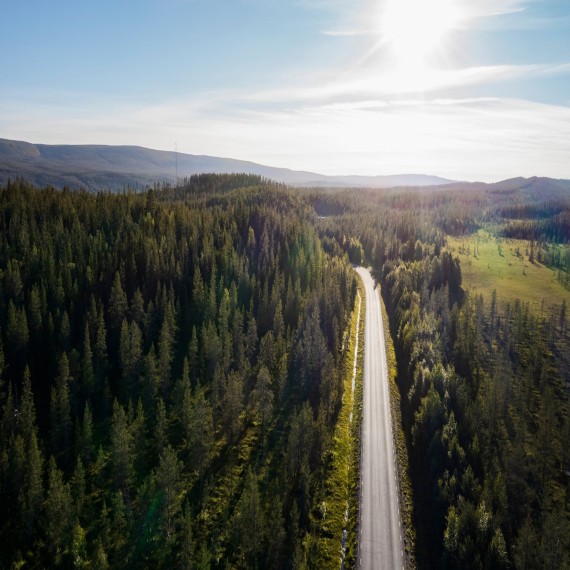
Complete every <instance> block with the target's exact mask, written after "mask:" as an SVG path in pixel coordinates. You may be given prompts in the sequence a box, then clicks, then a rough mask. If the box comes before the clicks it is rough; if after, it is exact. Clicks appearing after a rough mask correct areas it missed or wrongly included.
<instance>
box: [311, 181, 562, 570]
mask: <svg viewBox="0 0 570 570" xmlns="http://www.w3.org/2000/svg"><path fill="white" fill-rule="evenodd" d="M312 203H313V204H314V206H315V208H316V209H317V211H319V212H321V213H322V214H323V215H324V216H325V217H324V218H321V219H320V220H319V221H320V226H321V233H322V235H323V244H324V246H325V249H329V250H331V251H332V250H334V248H336V247H337V245H338V244H345V250H346V251H347V252H348V253H349V254H351V256H352V258H353V259H354V260H355V261H357V262H360V259H366V260H370V261H371V262H372V264H373V265H374V267H375V268H376V270H377V276H378V279H379V280H380V281H381V283H382V295H383V297H384V300H385V304H386V307H387V310H388V313H389V318H390V326H391V331H392V336H393V339H394V343H395V349H396V357H397V363H398V383H399V388H400V393H401V406H402V418H403V428H404V432H405V434H406V437H407V443H408V450H409V457H410V475H411V480H412V485H413V495H414V522H415V530H416V533H417V548H416V560H417V565H418V567H419V568H462V569H464V568H473V569H483V568H517V569H521V570H522V569H529V568H533V569H538V568H548V569H552V570H554V569H558V568H569V567H570V398H569V394H570V334H569V331H568V325H567V321H568V317H567V309H566V302H565V301H563V302H562V303H561V304H559V305H554V306H553V308H552V309H551V310H550V311H547V310H543V311H542V312H539V313H538V314H537V313H534V312H533V311H532V310H531V309H530V308H529V304H528V303H527V302H525V301H524V299H522V300H521V299H514V300H511V299H504V300H501V292H497V291H493V292H492V294H491V295H489V297H490V299H489V301H486V300H485V299H484V298H483V296H482V295H475V296H474V295H472V294H470V293H469V292H468V288H467V286H466V284H464V283H462V274H461V266H460V263H459V261H458V259H457V258H454V257H453V256H452V255H451V254H450V252H449V251H448V249H447V248H446V241H447V236H448V234H454V235H460V236H461V235H466V234H469V233H471V232H473V231H474V230H476V229H478V228H481V227H487V228H491V229H492V230H493V231H495V232H496V233H497V235H501V236H502V235H506V234H510V233H511V232H513V231H514V228H515V227H516V228H518V230H517V231H525V232H527V233H526V237H527V239H528V240H529V242H528V244H527V246H528V251H527V256H526V259H527V262H528V263H540V262H542V263H544V264H546V266H547V267H550V268H551V269H552V268H553V267H563V271H562V274H563V275H567V271H568V265H567V264H566V260H567V259H568V257H569V256H568V252H569V250H568V248H567V245H565V244H567V243H568V241H569V240H570V233H568V229H567V227H566V226H565V225H564V220H566V219H568V216H569V214H570V197H569V196H568V194H567V192H564V191H563V190H561V189H559V188H558V187H557V185H556V184H553V183H545V184H541V183H540V181H536V182H534V184H531V185H528V184H525V185H523V184H517V183H516V181H513V182H510V183H507V184H503V185H502V186H500V187H493V186H491V187H481V186H480V185H479V186H476V185H474V187H473V188H471V189H468V190H466V189H460V190H453V189H451V188H449V189H443V190H438V191H434V192H426V191H421V190H418V191H416V190H398V191H396V190H395V191H391V192H387V193H374V192H368V191H362V192H361V193H359V194H358V195H356V197H355V194H354V193H348V192H347V193H341V194H334V193H328V194H322V193H318V194H315V195H313V196H312ZM327 216H330V217H327ZM513 219H516V221H513ZM346 236H351V238H350V240H347V239H346ZM530 240H532V241H530ZM555 250H556V251H558V252H565V253H564V254H561V255H558V256H557V257H556V258H554V259H553V258H552V256H551V253H552V252H553V251H555ZM532 256H534V257H535V258H536V259H532ZM538 260H540V261H538ZM546 270H547V269H544V271H546ZM521 279H524V276H523V275H522V274H521ZM566 282H567V281H566Z"/></svg>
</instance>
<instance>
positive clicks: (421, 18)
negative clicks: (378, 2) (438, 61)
mask: <svg viewBox="0 0 570 570" xmlns="http://www.w3.org/2000/svg"><path fill="white" fill-rule="evenodd" d="M459 16H460V14H459V10H458V7H457V0H386V4H385V8H384V10H383V11H382V12H381V15H380V17H381V23H380V28H381V35H382V40H383V42H385V43H386V45H387V47H388V49H389V50H390V54H391V57H392V58H393V59H394V60H395V62H396V63H397V64H400V65H405V66H406V67H408V68H413V67H416V68H422V67H424V66H425V65H426V64H427V62H428V61H429V59H430V58H431V57H432V56H433V55H434V54H435V53H436V52H437V51H438V50H440V49H442V48H443V47H444V44H445V40H446V37H447V36H448V35H449V32H450V31H451V30H453V28H454V27H455V26H456V25H457V23H458V22H459Z"/></svg>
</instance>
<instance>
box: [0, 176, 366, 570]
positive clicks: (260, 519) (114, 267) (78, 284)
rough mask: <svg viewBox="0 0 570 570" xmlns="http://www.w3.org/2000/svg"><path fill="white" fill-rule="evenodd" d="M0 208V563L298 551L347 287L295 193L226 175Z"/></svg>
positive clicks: (241, 556) (278, 558)
mask: <svg viewBox="0 0 570 570" xmlns="http://www.w3.org/2000/svg"><path fill="white" fill-rule="evenodd" d="M0 212H1V213H0V216H1V217H0V224H1V228H2V231H1V232H0V236H1V238H0V239H1V243H0V259H1V262H0V263H1V266H2V275H1V295H0V315H1V321H0V322H1V326H2V335H1V338H2V350H1V351H0V363H1V368H0V372H1V378H2V387H1V409H2V415H1V422H0V493H1V495H0V496H1V501H0V502H1V504H2V509H1V512H0V553H1V554H0V559H1V563H2V566H4V567H11V566H12V565H16V566H17V565H21V564H22V563H24V562H25V563H26V565H27V566H28V565H29V566H30V567H45V566H61V567H74V568H77V567H81V568H107V567H130V568H141V567H149V568H151V567H166V566H168V567H180V568H208V567H240V568H255V567H274V568H282V567H298V566H299V565H300V564H302V563H303V564H304V563H305V562H304V561H305V560H306V559H307V558H308V560H309V562H310V559H311V556H312V555H313V556H314V553H313V554H312V553H311V548H310V545H309V546H308V547H304V546H303V541H305V542H306V541H307V540H308V541H309V542H310V540H309V538H307V536H309V535H307V531H308V530H309V529H310V526H311V519H312V517H313V513H312V511H313V509H314V507H315V497H316V496H318V494H319V484H320V481H321V480H322V470H323V465H324V462H323V457H324V455H325V452H326V450H327V448H328V446H329V439H330V434H331V431H332V428H333V426H334V423H335V418H336V414H337V412H338V404H339V402H340V397H339V390H341V389H342V383H341V378H340V373H339V371H340V366H341V364H342V354H343V353H342V345H343V333H344V331H345V329H346V327H347V319H348V317H349V314H350V312H351V310H352V306H353V303H354V297H355V292H356V281H355V277H354V274H353V271H352V269H351V268H350V266H349V264H348V262H347V260H346V259H344V258H341V257H332V256H330V255H329V254H327V253H326V252H325V251H324V250H323V248H322V246H321V243H320V240H319V238H318V235H317V232H316V230H315V229H314V227H313V225H312V223H311V222H312V210H311V208H310V207H309V205H308V204H307V203H306V202H303V201H302V200H301V199H299V197H298V196H295V195H294V194H292V193H290V192H287V191H286V190H285V189H283V188H280V187H278V186H275V185H272V184H269V183H265V182H263V181H262V180H261V179H259V178H257V177H244V176H222V177H197V178H195V179H192V180H191V181H189V182H188V184H187V185H185V186H184V187H183V188H179V189H177V190H176V191H173V190H169V189H164V190H151V191H149V192H146V193H144V194H132V193H131V194H126V195H120V196H119V195H113V194H98V195H90V194H87V193H83V192H71V191H67V190H64V191H62V192H60V191H56V190H54V189H50V188H47V189H43V190H39V189H35V188H32V187H30V186H28V185H27V184H26V183H24V182H15V183H9V184H8V185H7V186H6V187H5V188H3V189H2V190H0ZM339 540H340V538H339ZM313 550H314V549H313Z"/></svg>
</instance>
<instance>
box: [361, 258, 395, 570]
mask: <svg viewBox="0 0 570 570" xmlns="http://www.w3.org/2000/svg"><path fill="white" fill-rule="evenodd" d="M356 271H357V272H358V274H359V275H360V277H361V279H362V281H363V283H364V291H365V299H366V318H365V333H364V390H363V418H362V436H361V439H362V443H361V445H362V454H361V466H360V517H359V519H360V520H359V556H358V568H360V570H371V569H374V570H381V569H386V570H398V569H400V568H405V561H404V552H403V549H404V547H403V541H402V525H401V519H400V507H399V494H398V485H397V476H396V457H395V447H394V439H393V437H392V420H391V413H390V390H389V384H388V365H387V361H386V345H385V340H384V327H383V324H382V311H381V308H380V297H379V290H378V289H377V288H376V284H375V282H374V279H373V278H372V275H371V274H370V271H369V270H368V269H365V268H363V267H358V268H356Z"/></svg>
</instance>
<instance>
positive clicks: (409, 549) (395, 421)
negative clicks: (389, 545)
mask: <svg viewBox="0 0 570 570" xmlns="http://www.w3.org/2000/svg"><path fill="white" fill-rule="evenodd" d="M378 287H380V285H378ZM379 291H380V289H379ZM380 304H381V307H382V322H383V325H384V338H385V340H386V359H387V361H388V376H389V382H390V405H391V411H392V431H393V433H394V440H395V445H396V454H397V456H398V485H399V491H400V512H401V517H402V525H403V526H404V543H405V548H406V563H407V567H408V568H409V569H413V568H415V567H416V563H415V557H414V552H415V548H416V532H415V529H414V525H413V520H412V515H413V509H414V502H413V501H414V498H413V493H412V483H411V480H410V469H409V462H408V448H407V446H406V437H405V435H404V431H403V429H402V412H401V405H400V390H399V389H398V382H397V375H398V367H397V365H396V352H395V350H394V342H393V341H392V336H391V335H390V324H389V322H388V313H387V312H386V307H385V306H384V300H383V299H382V295H380Z"/></svg>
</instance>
